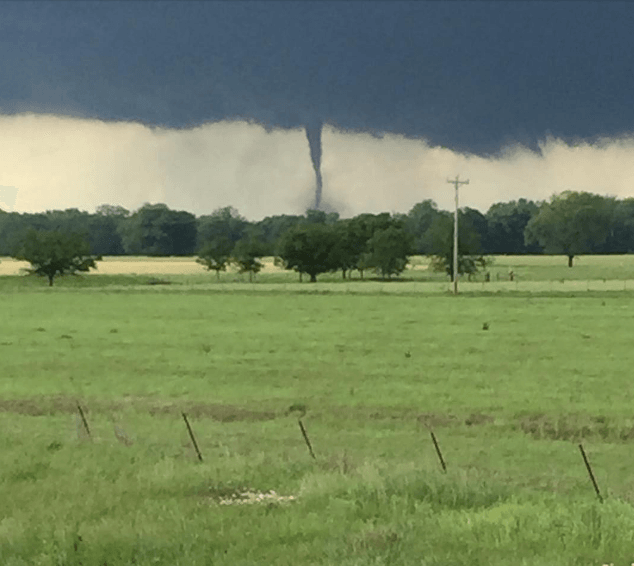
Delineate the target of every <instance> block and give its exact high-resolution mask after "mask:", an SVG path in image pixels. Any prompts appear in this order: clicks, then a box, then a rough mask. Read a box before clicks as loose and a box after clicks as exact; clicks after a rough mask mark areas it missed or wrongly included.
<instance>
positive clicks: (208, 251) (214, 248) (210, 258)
mask: <svg viewBox="0 0 634 566" xmlns="http://www.w3.org/2000/svg"><path fill="white" fill-rule="evenodd" d="M232 250H233V242H232V241H231V240H229V238H227V237H224V236H219V237H217V238H215V239H213V240H211V241H209V242H207V243H206V244H205V245H204V246H203V247H202V248H201V249H200V250H199V251H198V257H197V258H196V262H197V263H200V264H201V265H203V266H205V268H206V269H207V270H208V271H215V272H216V278H217V279H220V272H221V271H226V269H227V265H228V263H229V259H230V257H231V252H232Z"/></svg>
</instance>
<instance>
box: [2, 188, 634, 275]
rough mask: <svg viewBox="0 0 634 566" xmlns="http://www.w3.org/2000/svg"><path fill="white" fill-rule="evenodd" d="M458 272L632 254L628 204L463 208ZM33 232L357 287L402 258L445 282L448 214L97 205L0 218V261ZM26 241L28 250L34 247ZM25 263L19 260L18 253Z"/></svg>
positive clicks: (116, 250)
mask: <svg viewBox="0 0 634 566" xmlns="http://www.w3.org/2000/svg"><path fill="white" fill-rule="evenodd" d="M459 231H460V234H459V236H460V237H459V250H458V252H459V259H460V261H459V271H460V272H461V273H471V272H473V271H476V270H478V269H479V268H481V267H484V266H485V265H486V260H485V257H486V256H488V255H497V254H512V255H521V254H541V253H546V254H564V255H566V256H567V257H568V265H569V266H571V267H572V265H573V258H574V256H576V255H580V254H590V253H592V254H610V253H614V254H616V253H619V254H623V253H632V252H634V198H626V199H617V198H615V197H608V196H601V195H596V194H592V193H585V192H574V191H567V192H564V193H561V194H559V195H555V196H553V197H552V198H551V199H549V200H548V201H541V202H536V201H531V200H526V199H519V200H517V201H510V202H503V203H495V204H493V205H492V206H491V207H490V208H489V210H488V211H487V212H486V214H482V213H481V212H479V211H478V210H475V209H472V208H468V207H466V208H463V209H461V210H460V214H459ZM32 232H52V233H58V234H75V235H80V236H82V237H83V238H84V239H85V241H86V248H85V251H86V252H87V254H89V255H90V256H92V257H95V258H97V257H100V256H104V255H115V256H116V255H147V256H191V255H197V256H198V261H199V262H200V263H202V264H203V265H204V266H205V267H207V268H208V269H210V270H215V271H216V272H217V273H220V271H223V270H224V269H226V267H227V265H229V263H234V264H236V265H237V266H238V267H239V270H240V271H242V272H248V273H249V274H250V276H252V275H253V274H255V273H257V272H258V271H259V269H260V267H261V264H260V262H259V261H258V258H261V257H263V256H274V257H276V258H277V259H276V261H277V262H278V263H279V264H280V265H282V266H283V267H285V268H287V269H293V270H295V271H297V272H298V273H299V274H300V277H301V276H302V275H303V274H305V275H307V276H308V277H310V279H311V280H313V281H314V280H315V279H316V277H317V275H319V274H320V273H324V272H329V271H337V270H341V272H342V276H343V277H344V278H345V277H346V275H347V274H348V276H349V274H350V272H351V271H357V272H358V273H359V275H360V276H361V277H363V274H364V272H365V271H367V270H375V271H377V272H378V273H379V274H380V275H381V276H383V277H388V278H389V277H391V276H392V275H398V274H399V273H401V272H402V271H403V269H404V268H405V266H406V264H407V261H408V257H409V256H410V255H417V254H420V255H427V256H430V257H432V258H433V262H434V263H433V265H434V267H436V268H437V269H441V270H442V269H444V270H446V271H447V273H448V274H449V275H450V276H452V275H453V274H452V269H453V266H452V262H451V258H452V255H453V213H452V212H448V211H444V210H439V209H438V207H437V205H436V203H435V202H434V201H432V200H424V201H422V202H420V203H418V204H416V205H414V206H413V207H412V209H411V210H410V211H409V212H408V213H406V214H389V213H382V214H360V215H358V216H355V217H354V218H349V219H341V218H339V215H338V214H337V213H326V212H323V211H318V210H308V211H306V213H305V214H304V215H277V216H270V217H267V218H264V219H263V220H260V221H257V222H250V221H248V220H247V219H246V218H244V217H242V216H241V215H240V214H239V212H238V211H237V210H235V209H234V208H232V207H225V208H220V209H218V210H216V211H214V212H213V213H212V214H209V215H203V216H199V217H196V216H195V215H194V214H191V213H189V212H185V211H176V210H171V209H170V208H169V207H168V206H167V205H165V204H145V205H144V206H142V207H141V208H139V209H138V210H136V211H134V212H130V211H128V210H126V209H125V208H123V207H120V206H112V205H102V206H100V207H98V208H97V210H96V212H95V213H94V214H90V213H88V212H85V211H80V210H77V209H67V210H63V211H61V210H54V211H47V212H44V213H35V214H32V213H23V214H20V213H7V212H3V211H0V255H8V256H14V257H17V256H18V255H20V251H21V250H22V251H24V248H25V243H27V242H28V241H29V240H28V238H27V235H28V234H29V233H32ZM33 241H34V240H33V236H31V244H30V245H33ZM22 255H24V253H22Z"/></svg>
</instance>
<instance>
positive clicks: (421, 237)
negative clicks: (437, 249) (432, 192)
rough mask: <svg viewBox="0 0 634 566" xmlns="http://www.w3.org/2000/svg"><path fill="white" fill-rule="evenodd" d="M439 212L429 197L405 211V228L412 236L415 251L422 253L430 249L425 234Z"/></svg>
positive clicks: (426, 252) (424, 253)
mask: <svg viewBox="0 0 634 566" xmlns="http://www.w3.org/2000/svg"><path fill="white" fill-rule="evenodd" d="M439 214H440V211H439V210H438V207H437V206H436V203H435V202H434V201H433V200H431V199H427V200H424V201H423V202H419V203H418V204H415V205H414V206H413V207H412V209H411V210H410V211H409V212H408V213H407V217H406V220H405V228H406V229H407V231H408V232H409V233H410V234H411V235H412V237H413V238H414V250H415V252H416V253H418V254H422V255H426V254H428V253H429V251H430V250H429V249H427V246H426V244H427V240H426V239H425V234H426V232H427V230H429V228H430V227H431V224H432V222H433V221H434V219H435V218H436V217H437V216H438V215H439Z"/></svg>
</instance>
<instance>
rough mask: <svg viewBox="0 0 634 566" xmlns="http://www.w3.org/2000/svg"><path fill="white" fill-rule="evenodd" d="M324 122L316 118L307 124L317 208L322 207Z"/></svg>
mask: <svg viewBox="0 0 634 566" xmlns="http://www.w3.org/2000/svg"><path fill="white" fill-rule="evenodd" d="M322 127H323V123H322V121H321V120H315V121H313V122H311V123H309V124H306V137H307V138H308V147H309V148H310V159H311V161H312V162H313V169H314V170H315V179H316V187H315V210H320V209H321V189H322V181H321V130H322Z"/></svg>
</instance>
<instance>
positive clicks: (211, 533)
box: [0, 256, 634, 566]
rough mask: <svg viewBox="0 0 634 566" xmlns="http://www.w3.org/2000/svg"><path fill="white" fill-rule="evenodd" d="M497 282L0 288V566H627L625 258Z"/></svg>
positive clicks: (628, 304)
mask: <svg viewBox="0 0 634 566" xmlns="http://www.w3.org/2000/svg"><path fill="white" fill-rule="evenodd" d="M559 262H561V264H560V263H559ZM420 263H421V264H422V263H423V260H420ZM494 269H497V270H499V272H500V273H501V274H504V273H506V274H508V271H509V269H513V270H514V272H515V273H516V274H517V275H518V280H517V281H514V282H510V281H508V280H507V281H497V280H496V278H495V276H494V277H493V279H494V280H493V281H491V283H487V284H484V283H483V282H481V281H480V282H473V283H467V282H465V283H463V284H462V286H461V290H462V291H463V293H462V294H461V295H460V296H459V297H453V296H450V295H449V294H448V292H447V291H448V289H449V287H450V286H449V283H448V282H447V281H445V280H444V278H443V277H442V276H441V275H438V274H430V273H428V272H426V271H425V270H421V269H419V270H412V271H410V272H407V273H406V274H404V278H405V279H411V280H409V281H404V282H385V283H383V282H380V281H357V280H356V279H355V280H353V281H346V282H341V281H340V276H337V275H332V276H324V277H323V278H322V279H323V280H322V281H320V282H318V283H316V284H312V285H311V284H310V283H302V284H300V283H298V282H297V281H296V275H294V274H286V273H277V272H272V273H263V274H261V275H260V276H258V282H257V283H253V284H248V283H245V282H239V281H238V282H234V281H233V279H234V278H235V274H231V273H228V274H223V276H222V278H221V282H220V283H217V282H216V281H215V275H214V274H208V273H202V274H182V275H179V274H174V273H171V274H168V275H161V270H160V268H158V267H157V270H156V272H155V273H153V274H150V275H152V277H153V278H157V277H160V279H162V280H164V281H168V282H170V284H164V285H148V284H147V283H148V280H149V278H150V275H148V274H147V273H143V274H136V275H133V274H127V275H114V274H113V275H89V276H82V277H68V278H63V279H60V280H59V281H57V282H56V286H54V287H53V288H48V286H47V285H46V282H45V281H43V280H41V279H36V278H32V277H17V276H4V277H0V309H1V311H0V312H2V313H3V319H2V320H3V324H2V326H1V327H0V356H1V357H0V360H1V361H0V430H2V435H0V564H2V565H3V566H4V565H10V566H16V565H32V564H41V565H47V566H48V565H79V564H81V565H84V566H86V565H99V566H101V565H104V564H105V565H108V566H114V565H128V564H138V565H144V566H145V565H153V564H161V565H183V566H186V565H187V566H188V565H207V564H209V565H212V564H213V565H227V566H228V565H252V564H257V565H260V564H267V565H268V564H274V565H278V564H279V565H287V564H288V565H308V564H311V565H312V564H315V565H316V564H320V565H322V564H332V565H339V564H341V565H350V566H352V565H377V564H394V565H434V566H436V565H437V566H440V565H442V566H448V565H465V566H467V565H469V566H473V565H482V566H485V565H487V566H488V565H507V564H508V565H511V564H513V565H540V566H541V565H546V564H552V565H586V564H587V565H597V566H601V565H603V564H611V563H612V564H614V565H625V564H627V565H628V566H629V565H630V564H632V563H633V562H634V507H633V506H632V505H633V504H634V477H633V476H632V474H631V473H630V470H631V469H632V467H633V466H634V446H633V444H634V410H633V408H632V407H633V406H634V390H633V388H632V386H631V383H632V359H633V356H632V351H633V349H632V339H631V335H630V333H629V332H630V328H631V327H632V324H633V323H634V257H632V258H630V257H629V256H628V257H625V256H618V257H616V256H615V257H587V258H579V261H578V265H577V266H576V267H574V268H573V269H571V270H569V269H568V268H567V267H566V265H565V260H563V258H550V257H544V258H496V262H495V264H494V268H492V273H493V274H494V275H495V273H496V271H494ZM562 274H563V275H565V277H563V278H564V282H563V283H561V281H560V279H561V278H562ZM602 275H606V276H605V277H603V276H602ZM603 279H606V281H605V282H604V281H603ZM628 279H631V280H632V285H631V289H632V290H631V291H630V290H628V287H627V281H628ZM574 282H577V283H578V284H577V285H576V286H575V285H574V284H573V283H574ZM624 282H625V283H626V285H625V289H626V290H623V283H624ZM522 285H525V287H522ZM530 285H532V288H531V287H530ZM485 323H486V324H487V327H488V329H487V330H485V329H484V324H485ZM78 402H79V403H80V404H81V406H82V407H83V409H84V410H85V411H86V418H87V422H88V425H89V429H90V433H91V435H90V437H88V435H87V433H86V431H85V430H84V429H83V428H82V425H81V421H80V419H79V416H78V410H77V403H78ZM182 412H185V413H186V414H187V415H188V418H189V421H190V424H191V426H192V428H193V430H194V432H195V434H196V438H197V441H198V445H199V447H200V450H201V453H202V457H203V461H202V462H199V461H198V459H197V456H196V453H195V451H194V449H193V447H192V444H191V441H190V439H189V436H188V433H187V429H186V427H185V423H184V421H183V418H182V415H181V413H182ZM300 416H301V418H302V422H303V424H304V425H305V427H306V429H307V432H308V435H309V437H310V441H311V443H312V447H313V449H314V453H315V455H316V459H315V460H313V459H312V458H311V456H310V454H309V452H308V449H307V447H306V445H305V443H304V440H303V438H302V434H301V431H300V429H299V426H298V418H299V417H300ZM115 427H116V430H117V434H115ZM432 430H433V432H434V433H435V435H436V437H437V439H438V442H439V444H440V447H441V449H442V453H443V456H444V459H445V461H446V464H447V473H443V471H442V469H441V467H440V464H439V461H438V458H437V456H436V453H435V450H434V445H433V443H432V441H431V438H430V431H432ZM117 435H118V436H119V437H120V438H122V436H125V438H124V441H121V440H118V439H117ZM579 443H582V444H583V446H584V447H585V450H586V452H587V455H588V457H589V460H590V462H591V464H592V467H593V469H594V473H595V475H596V479H597V482H598V486H599V488H600V490H601V494H602V496H603V498H604V502H603V503H599V501H598V500H597V497H596V495H595V493H594V490H593V487H592V484H591V483H590V480H589V478H588V474H587V472H586V469H585V467H584V463H583V460H582V458H581V454H580V452H579V448H578V444H579ZM271 492H275V494H272V493H271ZM244 494H250V495H244ZM291 497H292V499H290V498H291Z"/></svg>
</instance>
